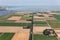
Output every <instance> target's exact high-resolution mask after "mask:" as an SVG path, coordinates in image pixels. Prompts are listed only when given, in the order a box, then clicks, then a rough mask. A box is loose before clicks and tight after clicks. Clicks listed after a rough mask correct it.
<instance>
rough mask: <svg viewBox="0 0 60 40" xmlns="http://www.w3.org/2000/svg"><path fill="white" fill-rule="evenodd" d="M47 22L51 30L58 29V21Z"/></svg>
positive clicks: (59, 23) (59, 26)
mask: <svg viewBox="0 0 60 40" xmlns="http://www.w3.org/2000/svg"><path fill="white" fill-rule="evenodd" d="M47 22H48V23H49V24H50V26H51V27H52V28H60V21H58V20H48V21H47Z"/></svg>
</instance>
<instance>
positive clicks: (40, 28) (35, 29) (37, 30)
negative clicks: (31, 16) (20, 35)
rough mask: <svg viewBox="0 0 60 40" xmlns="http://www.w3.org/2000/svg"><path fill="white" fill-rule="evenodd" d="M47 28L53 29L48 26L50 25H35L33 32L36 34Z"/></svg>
mask: <svg viewBox="0 0 60 40" xmlns="http://www.w3.org/2000/svg"><path fill="white" fill-rule="evenodd" d="M45 29H51V27H48V26H36V27H35V26H34V27H33V33H34V34H40V33H41V34H42V32H43V31H44V30H45Z"/></svg>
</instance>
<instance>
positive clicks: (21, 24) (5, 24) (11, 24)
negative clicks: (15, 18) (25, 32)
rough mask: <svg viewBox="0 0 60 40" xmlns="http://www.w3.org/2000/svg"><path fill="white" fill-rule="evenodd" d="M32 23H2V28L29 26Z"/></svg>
mask: <svg viewBox="0 0 60 40" xmlns="http://www.w3.org/2000/svg"><path fill="white" fill-rule="evenodd" d="M29 25H31V23H0V26H29Z"/></svg>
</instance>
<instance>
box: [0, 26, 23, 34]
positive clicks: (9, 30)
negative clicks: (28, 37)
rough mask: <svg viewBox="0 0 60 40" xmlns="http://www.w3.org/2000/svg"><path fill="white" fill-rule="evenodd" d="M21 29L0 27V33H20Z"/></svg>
mask: <svg viewBox="0 0 60 40" xmlns="http://www.w3.org/2000/svg"><path fill="white" fill-rule="evenodd" d="M22 29H23V28H22V27H17V26H0V33H10V32H11V33H15V32H18V31H21V30H22Z"/></svg>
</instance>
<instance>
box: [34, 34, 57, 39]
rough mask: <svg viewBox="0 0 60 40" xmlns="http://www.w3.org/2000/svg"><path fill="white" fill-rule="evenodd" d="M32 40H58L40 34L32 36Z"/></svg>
mask: <svg viewBox="0 0 60 40" xmlns="http://www.w3.org/2000/svg"><path fill="white" fill-rule="evenodd" d="M33 40H58V39H57V38H56V37H48V36H44V35H41V34H33Z"/></svg>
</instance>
